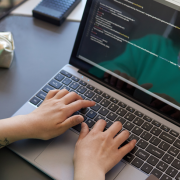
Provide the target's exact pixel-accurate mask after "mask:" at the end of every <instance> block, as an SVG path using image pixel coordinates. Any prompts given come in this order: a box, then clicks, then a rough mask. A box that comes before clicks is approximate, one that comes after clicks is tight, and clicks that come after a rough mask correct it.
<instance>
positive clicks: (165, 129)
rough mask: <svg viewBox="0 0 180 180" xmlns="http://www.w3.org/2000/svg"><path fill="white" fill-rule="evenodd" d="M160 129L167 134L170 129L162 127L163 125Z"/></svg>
mask: <svg viewBox="0 0 180 180" xmlns="http://www.w3.org/2000/svg"><path fill="white" fill-rule="evenodd" d="M161 129H162V130H164V131H166V132H168V131H169V130H170V128H168V127H167V126H164V125H162V126H161Z"/></svg>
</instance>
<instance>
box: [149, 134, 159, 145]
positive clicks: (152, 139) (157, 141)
mask: <svg viewBox="0 0 180 180" xmlns="http://www.w3.org/2000/svg"><path fill="white" fill-rule="evenodd" d="M149 142H150V143H152V144H154V145H155V146H157V145H158V144H159V143H160V142H161V140H160V139H159V138H157V137H155V136H153V137H152V138H151V139H150V141H149Z"/></svg>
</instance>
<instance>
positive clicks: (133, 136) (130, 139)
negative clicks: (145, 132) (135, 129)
mask: <svg viewBox="0 0 180 180" xmlns="http://www.w3.org/2000/svg"><path fill="white" fill-rule="evenodd" d="M133 139H136V140H137V141H138V140H139V137H137V136H136V135H134V134H131V136H130V137H129V138H128V140H129V141H132V140H133Z"/></svg>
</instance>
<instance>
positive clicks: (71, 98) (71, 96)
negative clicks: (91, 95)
mask: <svg viewBox="0 0 180 180" xmlns="http://www.w3.org/2000/svg"><path fill="white" fill-rule="evenodd" d="M82 99H83V98H82V97H81V96H79V95H78V94H77V93H75V92H70V93H68V94H66V95H65V96H64V97H63V98H62V101H63V102H64V104H66V105H67V104H70V103H72V102H74V101H77V100H82Z"/></svg>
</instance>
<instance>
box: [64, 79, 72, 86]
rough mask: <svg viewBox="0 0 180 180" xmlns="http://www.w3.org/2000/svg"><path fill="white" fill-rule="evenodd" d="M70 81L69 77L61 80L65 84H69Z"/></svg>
mask: <svg viewBox="0 0 180 180" xmlns="http://www.w3.org/2000/svg"><path fill="white" fill-rule="evenodd" d="M71 82H72V80H71V79H69V78H66V79H64V80H63V81H62V83H63V84H65V85H66V86H67V85H69V84H70V83H71Z"/></svg>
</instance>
